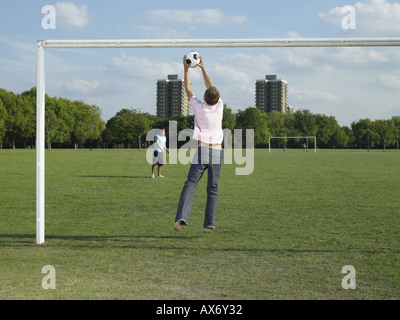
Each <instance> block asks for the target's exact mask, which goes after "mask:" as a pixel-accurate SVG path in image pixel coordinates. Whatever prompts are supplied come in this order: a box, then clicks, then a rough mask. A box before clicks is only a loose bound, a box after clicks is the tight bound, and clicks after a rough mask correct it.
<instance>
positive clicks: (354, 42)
mask: <svg viewBox="0 0 400 320" xmlns="http://www.w3.org/2000/svg"><path fill="white" fill-rule="evenodd" d="M383 46H388V47H394V46H400V38H348V39H338V38H312V39H306V38H295V39H182V40H180V39H162V40H157V39H148V40H39V41H37V58H36V63H37V73H36V78H37V80H36V86H37V98H36V99H37V104H36V112H37V125H36V130H37V131H36V132H37V133H36V243H37V244H43V243H44V238H45V237H44V217H45V215H44V212H45V210H44V209H45V200H44V199H45V192H44V190H45V188H44V181H45V180H44V173H45V153H44V150H45V84H46V83H45V49H51V48H53V49H54V48H190V49H193V48H245V47H247V48H256V47H270V48H272V47H275V48H277V47H383Z"/></svg>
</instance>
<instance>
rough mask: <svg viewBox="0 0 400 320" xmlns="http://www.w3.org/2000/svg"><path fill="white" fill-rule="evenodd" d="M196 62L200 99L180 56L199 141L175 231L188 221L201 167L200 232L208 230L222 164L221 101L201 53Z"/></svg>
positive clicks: (216, 198)
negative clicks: (204, 198)
mask: <svg viewBox="0 0 400 320" xmlns="http://www.w3.org/2000/svg"><path fill="white" fill-rule="evenodd" d="M198 66H199V67H200V69H201V71H202V73H203V78H204V82H205V86H206V91H205V93H204V102H202V101H201V100H200V99H198V98H197V97H196V96H195V94H194V92H193V91H192V89H191V86H190V81H189V67H190V64H188V63H187V62H186V57H184V58H183V67H184V72H185V77H184V83H185V91H186V94H187V96H188V98H189V99H190V105H191V107H192V110H193V112H194V116H195V118H194V122H195V126H194V131H193V139H194V140H198V141H199V145H198V147H197V151H196V154H195V156H194V158H193V161H192V164H191V166H190V169H189V173H188V176H187V180H186V182H185V184H184V186H183V190H182V192H181V196H180V199H179V205H178V211H177V214H176V218H175V225H174V230H175V231H176V232H178V231H179V230H180V229H181V225H188V223H189V218H190V213H191V210H192V205H193V199H194V193H195V191H196V187H197V184H198V183H199V181H200V179H201V177H202V175H203V173H204V171H205V170H207V169H208V181H207V204H206V209H205V216H204V229H203V232H205V233H211V232H212V230H213V229H214V222H215V213H216V211H217V202H218V182H219V177H220V173H221V165H222V140H223V137H224V136H223V131H222V116H223V110H224V104H223V102H222V100H221V98H220V94H219V91H218V90H217V88H215V87H214V85H213V83H212V81H211V78H210V76H209V75H208V73H207V71H206V68H205V66H204V62H203V58H202V57H201V56H200V63H199V65H198Z"/></svg>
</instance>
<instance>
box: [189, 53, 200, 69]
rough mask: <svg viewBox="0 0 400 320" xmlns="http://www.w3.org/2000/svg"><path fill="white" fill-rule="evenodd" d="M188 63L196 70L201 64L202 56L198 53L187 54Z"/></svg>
mask: <svg viewBox="0 0 400 320" xmlns="http://www.w3.org/2000/svg"><path fill="white" fill-rule="evenodd" d="M186 63H187V64H190V67H191V68H196V67H197V66H198V65H199V63H200V55H199V54H198V53H197V52H196V51H190V52H189V53H187V54H186Z"/></svg>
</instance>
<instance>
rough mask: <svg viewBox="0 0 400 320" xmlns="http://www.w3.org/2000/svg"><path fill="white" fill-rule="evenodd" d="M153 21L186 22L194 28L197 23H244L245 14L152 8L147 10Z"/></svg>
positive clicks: (217, 24)
mask: <svg viewBox="0 0 400 320" xmlns="http://www.w3.org/2000/svg"><path fill="white" fill-rule="evenodd" d="M147 17H148V18H149V20H150V21H151V22H154V23H158V24H167V23H184V24H187V25H188V26H189V27H192V28H194V27H195V26H196V25H209V26H220V25H232V24H243V23H244V22H245V21H246V17H245V16H226V15H224V14H223V13H222V12H221V11H220V10H218V9H202V10H164V9H162V10H152V11H148V12H147Z"/></svg>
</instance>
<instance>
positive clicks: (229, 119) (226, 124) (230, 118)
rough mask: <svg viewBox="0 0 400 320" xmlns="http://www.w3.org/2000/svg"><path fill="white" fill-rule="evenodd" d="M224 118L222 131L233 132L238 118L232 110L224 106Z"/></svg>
mask: <svg viewBox="0 0 400 320" xmlns="http://www.w3.org/2000/svg"><path fill="white" fill-rule="evenodd" d="M223 112H224V113H223V117H222V129H229V130H230V131H232V130H233V129H235V126H236V116H235V114H234V113H232V110H231V109H230V108H228V107H227V106H226V104H224V111H223Z"/></svg>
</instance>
